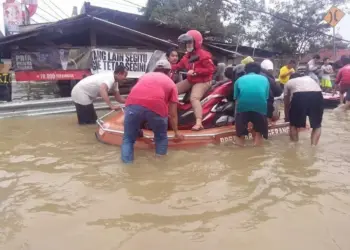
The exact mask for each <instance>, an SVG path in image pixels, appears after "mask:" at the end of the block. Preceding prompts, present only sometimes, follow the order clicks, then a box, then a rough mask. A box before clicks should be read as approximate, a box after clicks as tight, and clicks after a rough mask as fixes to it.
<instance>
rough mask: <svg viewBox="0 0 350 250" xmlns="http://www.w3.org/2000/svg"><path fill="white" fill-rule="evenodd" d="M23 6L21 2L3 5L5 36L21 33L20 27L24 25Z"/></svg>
mask: <svg viewBox="0 0 350 250" xmlns="http://www.w3.org/2000/svg"><path fill="white" fill-rule="evenodd" d="M22 13H23V12H22V6H21V3H20V2H17V1H13V2H5V3H3V15H4V24H5V36H10V35H15V34H18V33H19V26H20V25H22V24H23V21H24V20H23V15H22Z"/></svg>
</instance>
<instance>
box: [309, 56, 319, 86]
mask: <svg viewBox="0 0 350 250" xmlns="http://www.w3.org/2000/svg"><path fill="white" fill-rule="evenodd" d="M320 60H321V57H320V55H315V56H314V57H313V58H312V59H311V60H310V61H309V62H308V63H307V70H308V74H309V76H310V77H311V78H312V79H313V80H315V81H316V82H317V83H318V84H319V83H320V80H319V79H318V75H319V73H320V68H321V66H320V65H319V62H320Z"/></svg>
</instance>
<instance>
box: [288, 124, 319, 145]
mask: <svg viewBox="0 0 350 250" xmlns="http://www.w3.org/2000/svg"><path fill="white" fill-rule="evenodd" d="M289 137H290V140H291V141H293V142H297V141H299V131H298V129H297V128H296V127H294V126H290V127H289ZM320 137H321V128H314V129H312V132H311V145H312V146H316V145H317V144H318V141H319V140H320Z"/></svg>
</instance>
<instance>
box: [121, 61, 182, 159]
mask: <svg viewBox="0 0 350 250" xmlns="http://www.w3.org/2000/svg"><path fill="white" fill-rule="evenodd" d="M170 73H171V65H170V63H169V62H168V61H167V60H160V61H158V62H157V64H156V68H155V70H154V72H150V73H147V74H145V75H143V76H142V77H141V78H140V79H139V81H138V82H137V84H136V85H135V86H134V87H133V88H132V89H131V92H130V94H129V96H128V98H127V99H126V108H125V118H124V136H123V144H122V150H121V151H122V152H121V154H122V161H123V162H124V163H131V162H133V160H134V144H135V141H136V139H137V137H138V136H139V131H140V129H141V125H142V124H143V123H144V122H147V123H148V125H149V126H150V128H151V129H152V131H153V133H154V140H155V144H156V155H158V156H160V155H166V154H167V150H168V117H169V120H170V124H171V126H172V128H173V130H174V133H175V139H177V140H182V139H183V136H182V135H181V134H180V133H179V130H178V118H177V103H178V94H177V89H176V85H175V83H174V82H173V81H172V80H171V78H170Z"/></svg>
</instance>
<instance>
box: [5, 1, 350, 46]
mask: <svg viewBox="0 0 350 250" xmlns="http://www.w3.org/2000/svg"><path fill="white" fill-rule="evenodd" d="M17 1H19V0H17ZM306 1H307V0H306ZM0 2H1V3H3V2H5V0H0ZM89 2H90V3H91V4H92V5H96V6H101V7H106V8H111V9H116V10H119V11H125V12H130V13H139V8H140V7H143V6H145V5H146V3H147V0H90V1H89ZM38 3H39V8H38V10H37V14H35V15H34V16H33V20H35V21H37V22H50V21H51V22H52V21H57V20H59V19H61V18H62V17H67V16H71V14H72V9H73V6H77V7H78V13H79V12H80V9H81V7H82V6H83V3H84V0H38ZM52 3H54V4H56V5H57V6H58V7H59V8H60V9H61V10H62V11H63V12H64V13H65V15H64V14H63V13H62V12H61V11H60V10H58V9H57V8H56V7H55V6H54V5H53V4H52ZM2 7H3V5H2V4H1V5H0V13H3V8H2ZM50 7H51V9H50ZM55 12H56V13H55ZM0 27H1V30H2V31H4V21H3V15H1V16H0ZM349 27H350V13H348V14H347V15H346V16H345V17H344V18H343V19H342V20H341V21H340V22H339V24H338V25H337V27H336V30H337V32H339V33H340V34H341V35H342V36H343V38H344V39H346V40H350V28H349Z"/></svg>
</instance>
